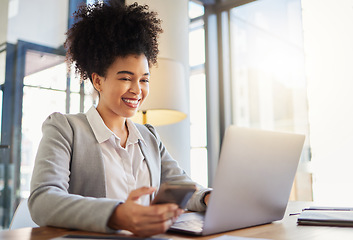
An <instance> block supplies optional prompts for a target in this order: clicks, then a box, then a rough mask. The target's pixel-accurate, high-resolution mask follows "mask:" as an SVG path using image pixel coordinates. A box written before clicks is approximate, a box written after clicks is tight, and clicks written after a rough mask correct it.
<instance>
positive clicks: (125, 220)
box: [108, 187, 183, 237]
mask: <svg viewBox="0 0 353 240" xmlns="http://www.w3.org/2000/svg"><path fill="white" fill-rule="evenodd" d="M155 190H156V188H153V187H142V188H139V189H136V190H134V191H132V192H131V193H130V195H129V197H128V199H127V200H126V202H125V203H122V204H120V205H119V206H117V207H116V209H115V211H114V212H113V214H112V216H111V217H110V219H109V222H108V226H109V227H110V228H112V229H124V230H128V231H130V232H132V233H133V234H135V235H136V236H142V237H147V236H152V235H155V234H159V233H164V232H166V231H167V230H168V228H169V227H170V226H171V225H172V224H173V223H174V222H175V220H176V219H177V218H178V216H179V215H180V214H182V213H183V210H182V209H179V208H178V206H177V205H176V204H172V203H168V204H158V205H151V206H142V205H140V204H138V203H136V201H137V200H138V199H139V198H140V197H141V196H143V195H146V194H152V193H153V192H154V191H155Z"/></svg>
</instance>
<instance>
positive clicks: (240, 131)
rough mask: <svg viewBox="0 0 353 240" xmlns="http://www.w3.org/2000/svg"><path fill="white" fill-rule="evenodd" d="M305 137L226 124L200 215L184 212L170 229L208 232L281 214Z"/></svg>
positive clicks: (253, 223)
mask: <svg viewBox="0 0 353 240" xmlns="http://www.w3.org/2000/svg"><path fill="white" fill-rule="evenodd" d="M304 139H305V136H304V135H300V134H293V133H283V132H274V131H265V130H259V129H251V128H241V127H236V126H233V125H232V126H230V127H229V128H228V129H227V130H226V132H225V135H224V138H223V143H222V148H221V154H220V159H219V163H218V167H217V171H216V175H215V178H214V183H213V192H212V194H211V196H210V199H209V203H208V207H207V210H206V212H204V213H196V212H187V213H184V214H182V215H181V216H180V217H179V218H178V220H177V221H176V222H175V223H174V224H173V225H172V227H171V228H170V229H169V231H171V232H179V233H186V234H192V235H210V234H215V233H220V232H225V231H230V230H235V229H241V228H246V227H251V226H256V225H262V224H267V223H271V222H273V221H276V220H281V219H282V218H283V216H284V213H285V210H286V207H287V203H288V200H289V195H290V191H291V188H292V185H293V180H294V177H295V173H296V170H297V167H298V163H299V159H300V155H301V151H302V148H303V144H304Z"/></svg>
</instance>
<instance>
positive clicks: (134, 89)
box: [130, 81, 141, 95]
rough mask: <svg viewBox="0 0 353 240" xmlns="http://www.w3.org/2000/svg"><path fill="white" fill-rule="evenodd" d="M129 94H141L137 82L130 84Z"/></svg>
mask: <svg viewBox="0 0 353 240" xmlns="http://www.w3.org/2000/svg"><path fill="white" fill-rule="evenodd" d="M130 92H133V93H135V94H136V95H139V94H141V86H140V82H139V81H132V82H131V87H130Z"/></svg>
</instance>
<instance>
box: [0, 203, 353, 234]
mask: <svg viewBox="0 0 353 240" xmlns="http://www.w3.org/2000/svg"><path fill="white" fill-rule="evenodd" d="M310 205H312V204H311V203H305V202H290V203H289V204H288V208H287V211H286V213H285V216H284V218H283V219H282V220H281V221H276V222H274V223H271V224H266V225H261V226H257V227H250V228H245V229H241V230H235V231H230V232H226V233H222V234H215V235H210V236H205V237H190V236H187V235H179V234H178V235H177V234H161V235H158V237H167V238H171V239H173V240H188V239H191V238H196V239H198V240H206V239H212V238H215V237H219V236H222V235H232V236H239V237H249V238H264V239H273V240H275V239H278V240H292V239H293V240H306V239H308V240H309V239H310V240H326V239H327V240H332V239H340V240H345V239H353V228H349V227H322V226H298V225H297V223H296V221H297V217H298V216H297V215H294V216H289V213H297V212H300V211H301V209H303V208H305V207H309V206H310ZM66 234H80V235H103V234H99V233H92V232H83V231H74V230H68V229H63V228H53V227H39V228H21V229H16V230H4V231H0V239H2V240H19V239H20V240H44V239H51V238H54V237H59V236H63V235H66Z"/></svg>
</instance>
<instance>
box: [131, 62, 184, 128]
mask: <svg viewBox="0 0 353 240" xmlns="http://www.w3.org/2000/svg"><path fill="white" fill-rule="evenodd" d="M150 74H151V76H150V82H149V89H150V92H149V95H148V97H147V99H146V100H145V102H144V103H143V104H142V105H141V106H140V109H139V111H138V112H137V113H136V114H135V116H134V117H132V118H131V119H132V121H134V122H136V123H140V124H144V123H149V124H152V125H154V126H158V125H166V124H172V123H176V122H178V121H181V120H183V119H184V118H186V112H187V101H186V97H187V92H186V87H185V73H184V67H183V65H182V64H181V63H179V62H176V61H173V60H170V59H166V58H159V59H158V64H157V66H156V67H152V68H151V69H150Z"/></svg>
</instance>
